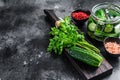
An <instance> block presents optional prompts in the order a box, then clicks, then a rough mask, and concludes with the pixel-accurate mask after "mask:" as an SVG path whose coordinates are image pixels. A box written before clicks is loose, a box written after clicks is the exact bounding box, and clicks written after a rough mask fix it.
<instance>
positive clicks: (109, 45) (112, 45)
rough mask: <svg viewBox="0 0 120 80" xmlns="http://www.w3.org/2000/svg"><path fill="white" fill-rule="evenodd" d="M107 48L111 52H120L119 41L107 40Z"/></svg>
mask: <svg viewBox="0 0 120 80" xmlns="http://www.w3.org/2000/svg"><path fill="white" fill-rule="evenodd" d="M105 48H106V50H107V51H108V52H109V53H113V54H120V44H118V43H117V42H107V43H106V44H105Z"/></svg>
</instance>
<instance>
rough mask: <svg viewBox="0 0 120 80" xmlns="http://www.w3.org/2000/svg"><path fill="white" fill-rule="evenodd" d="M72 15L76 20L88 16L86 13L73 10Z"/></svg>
mask: <svg viewBox="0 0 120 80" xmlns="http://www.w3.org/2000/svg"><path fill="white" fill-rule="evenodd" d="M72 17H73V18H75V19H76V20H83V19H87V18H89V15H88V14H86V13H85V12H73V13H72Z"/></svg>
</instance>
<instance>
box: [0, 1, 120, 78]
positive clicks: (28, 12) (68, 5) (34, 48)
mask: <svg viewBox="0 0 120 80" xmlns="http://www.w3.org/2000/svg"><path fill="white" fill-rule="evenodd" d="M108 1H109V2H115V3H118V4H119V3H120V2H119V0H0V80H82V79H81V77H80V76H79V74H78V72H77V71H76V70H75V69H74V68H73V67H72V65H71V64H70V63H69V61H68V60H67V59H66V58H63V56H60V57H57V56H53V55H51V54H49V53H48V52H47V51H46V49H47V46H48V43H49V37H50V35H49V34H48V33H49V31H50V25H49V24H48V23H47V22H46V21H45V14H44V12H43V9H54V10H55V12H56V14H57V16H60V17H64V16H66V15H70V13H71V12H72V11H73V10H74V9H77V8H78V9H79V8H82V9H89V10H91V8H92V7H93V6H94V5H95V4H98V3H100V2H108ZM101 49H102V47H101ZM108 61H109V62H110V63H111V64H112V66H113V67H114V69H113V73H112V75H110V76H107V77H105V78H103V80H120V76H119V74H120V58H118V59H112V60H110V58H108Z"/></svg>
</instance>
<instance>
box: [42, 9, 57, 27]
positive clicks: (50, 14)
mask: <svg viewBox="0 0 120 80" xmlns="http://www.w3.org/2000/svg"><path fill="white" fill-rule="evenodd" d="M44 13H45V14H46V16H47V18H49V20H50V22H51V24H52V25H54V26H55V23H56V21H59V18H58V17H57V16H56V14H55V12H54V10H52V9H44Z"/></svg>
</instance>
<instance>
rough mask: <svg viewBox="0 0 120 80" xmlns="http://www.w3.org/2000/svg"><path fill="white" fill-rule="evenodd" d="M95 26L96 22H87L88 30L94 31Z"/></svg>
mask: <svg viewBox="0 0 120 80" xmlns="http://www.w3.org/2000/svg"><path fill="white" fill-rule="evenodd" d="M95 28H96V24H95V23H94V22H91V23H89V25H88V29H89V30H90V31H94V30H95Z"/></svg>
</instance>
